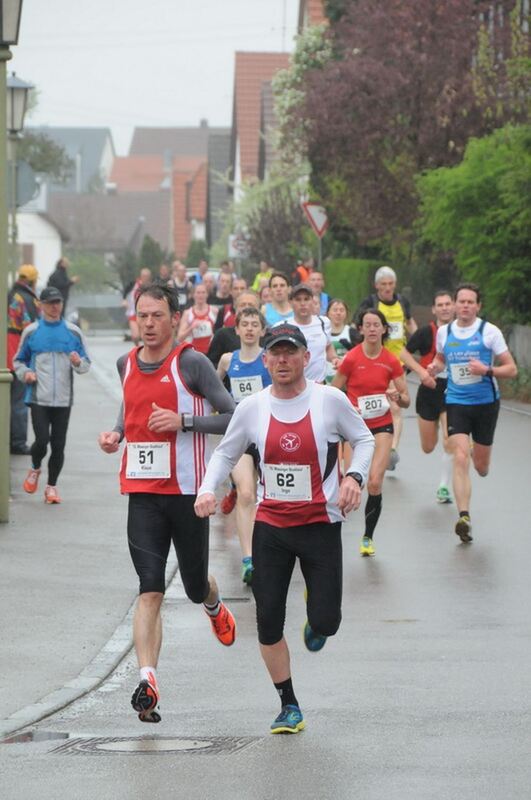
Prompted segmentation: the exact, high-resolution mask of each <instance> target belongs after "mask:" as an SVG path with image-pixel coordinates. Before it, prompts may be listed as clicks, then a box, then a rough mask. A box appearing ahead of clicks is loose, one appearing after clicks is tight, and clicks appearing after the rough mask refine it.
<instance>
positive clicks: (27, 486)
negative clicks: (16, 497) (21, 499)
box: [22, 467, 41, 494]
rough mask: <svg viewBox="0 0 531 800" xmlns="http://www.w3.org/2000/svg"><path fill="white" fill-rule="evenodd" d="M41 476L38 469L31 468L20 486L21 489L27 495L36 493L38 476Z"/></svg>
mask: <svg viewBox="0 0 531 800" xmlns="http://www.w3.org/2000/svg"><path fill="white" fill-rule="evenodd" d="M40 474H41V471H40V469H33V467H32V468H31V469H30V470H29V472H28V474H27V475H26V480H25V481H24V483H23V484H22V488H23V489H24V491H25V492H27V493H28V494H35V492H36V491H37V487H38V485H39V475H40Z"/></svg>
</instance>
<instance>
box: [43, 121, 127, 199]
mask: <svg viewBox="0 0 531 800" xmlns="http://www.w3.org/2000/svg"><path fill="white" fill-rule="evenodd" d="M28 131H29V132H31V133H36V134H44V135H45V136H47V137H48V138H49V139H51V140H52V141H53V142H55V143H56V144H58V145H60V146H61V147H62V148H63V149H64V150H65V151H66V153H67V155H68V156H70V158H72V159H73V160H74V161H75V162H77V164H78V165H79V170H80V173H79V179H80V180H79V188H80V190H81V191H82V192H87V191H89V190H90V183H91V181H92V180H94V179H95V178H96V179H97V178H102V177H103V179H104V180H106V178H107V176H106V175H103V176H102V173H101V170H102V166H103V156H104V151H105V149H106V146H110V147H111V152H112V155H113V156H114V152H115V151H114V142H113V138H112V133H111V130H110V128H55V127H49V126H47V125H42V126H40V127H35V128H28ZM50 188H51V189H52V191H53V192H74V191H76V188H77V176H76V173H75V170H74V172H73V175H72V177H71V178H70V180H69V181H68V182H67V183H65V184H56V183H50Z"/></svg>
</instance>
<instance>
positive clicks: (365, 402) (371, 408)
mask: <svg viewBox="0 0 531 800" xmlns="http://www.w3.org/2000/svg"><path fill="white" fill-rule="evenodd" d="M358 408H359V410H360V414H361V416H362V417H363V419H374V418H375V417H383V415H384V414H386V413H387V412H388V411H389V408H390V406H389V400H388V399H387V397H386V396H385V394H368V395H365V396H363V397H358Z"/></svg>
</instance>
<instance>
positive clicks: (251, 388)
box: [230, 375, 264, 403]
mask: <svg viewBox="0 0 531 800" xmlns="http://www.w3.org/2000/svg"><path fill="white" fill-rule="evenodd" d="M263 388H264V386H263V383H262V376H261V375H251V376H249V377H247V378H231V379H230V389H231V392H232V396H233V397H234V399H235V401H236V402H237V403H239V402H240V401H241V400H243V399H244V398H245V397H250V396H251V395H252V394H256V392H259V391H260V390H261V389H263Z"/></svg>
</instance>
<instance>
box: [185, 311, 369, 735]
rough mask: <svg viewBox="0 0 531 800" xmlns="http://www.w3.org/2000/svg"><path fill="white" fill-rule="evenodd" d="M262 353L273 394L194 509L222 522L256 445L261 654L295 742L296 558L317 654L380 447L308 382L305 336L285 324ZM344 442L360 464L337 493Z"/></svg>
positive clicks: (243, 410) (241, 429) (280, 728)
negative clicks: (233, 477)
mask: <svg viewBox="0 0 531 800" xmlns="http://www.w3.org/2000/svg"><path fill="white" fill-rule="evenodd" d="M265 347H266V352H265V357H264V360H265V365H266V367H267V368H268V370H269V372H270V374H271V379H272V383H273V385H272V386H271V387H270V388H267V389H264V390H263V391H262V392H258V393H257V394H255V395H253V396H252V397H248V398H246V399H245V400H243V401H242V402H241V403H240V404H239V406H238V407H237V409H236V412H235V414H234V418H233V420H232V421H231V423H230V425H229V428H228V430H227V433H226V435H225V436H224V438H223V439H222V441H221V443H220V444H219V445H218V447H217V448H216V451H215V453H214V455H213V457H212V460H211V462H210V464H209V467H208V470H207V473H206V475H205V478H204V480H203V483H202V484H201V488H200V490H199V493H198V497H197V501H196V504H195V509H196V513H197V514H198V516H200V517H206V516H208V515H210V514H214V513H215V510H216V498H215V495H214V492H215V490H216V488H217V487H218V486H219V485H220V484H221V483H222V482H223V481H224V480H226V478H227V476H228V474H229V473H230V471H231V470H232V469H233V468H234V466H235V464H236V463H237V462H238V460H239V458H240V457H241V456H242V454H243V453H244V452H245V451H246V450H247V448H248V447H249V446H250V445H255V446H256V448H257V450H258V454H259V462H260V481H259V483H258V497H259V502H258V508H257V513H256V522H255V525H254V531H253V564H254V574H253V584H252V586H253V594H254V597H255V600H256V615H257V623H258V639H259V642H260V650H261V654H262V658H263V659H264V662H265V665H266V667H267V669H268V671H269V674H270V676H271V678H272V680H273V683H274V685H275V688H276V690H277V692H278V694H279V696H280V703H281V711H280V714H279V715H278V716H277V717H276V719H275V720H274V722H273V723H272V725H271V733H298V731H300V730H302V729H303V727H304V719H303V716H302V712H301V710H300V707H299V703H298V700H297V697H296V695H295V692H294V689H293V684H292V680H291V670H290V656H289V650H288V646H287V643H286V639H285V638H284V635H283V628H284V619H285V613H286V598H287V593H288V589H289V584H290V581H291V575H292V572H293V568H294V565H295V561H296V559H297V558H298V559H299V561H300V566H301V570H302V573H303V575H304V579H305V581H306V587H307V603H306V606H307V612H308V620H307V622H306V624H305V626H304V641H305V644H306V647H307V648H308V649H309V650H312V651H315V650H320V649H321V647H323V645H324V644H325V642H326V638H327V637H328V636H333V635H334V634H335V633H336V631H337V630H338V628H339V624H340V621H341V592H342V553H341V522H342V521H343V519H344V515H346V514H348V513H349V511H351V510H352V509H356V508H358V506H359V503H360V498H361V487H362V485H363V483H364V481H365V479H366V476H367V473H368V469H369V464H370V460H371V456H372V451H373V447H374V440H373V437H372V435H371V434H370V432H369V430H368V429H367V427H366V425H365V424H364V423H363V421H362V419H361V417H360V416H359V414H358V413H357V411H355V410H354V408H353V406H352V405H351V404H350V403H349V401H348V400H347V398H346V397H345V396H344V395H343V393H342V392H338V391H337V390H335V389H332V388H331V387H329V386H321V385H319V384H317V383H314V382H313V381H307V380H306V378H305V377H304V367H305V365H306V364H307V362H308V361H309V358H310V354H309V352H308V350H307V346H306V340H305V338H304V334H303V333H302V332H301V331H300V330H299V328H297V327H296V326H295V325H290V324H287V323H286V324H284V325H279V326H278V327H275V328H273V329H272V330H271V331H270V332H269V334H268V336H267V337H266V344H265ZM341 438H344V439H347V440H348V441H350V443H351V444H352V447H353V448H354V457H353V460H352V464H351V466H350V469H349V472H348V475H347V476H346V477H345V478H344V479H343V481H342V483H341V487H340V486H339V469H338V463H337V451H338V445H339V442H340V440H341Z"/></svg>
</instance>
